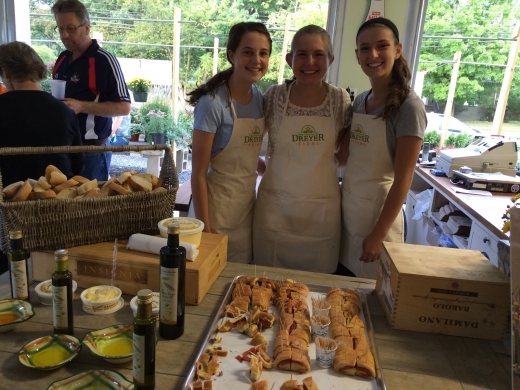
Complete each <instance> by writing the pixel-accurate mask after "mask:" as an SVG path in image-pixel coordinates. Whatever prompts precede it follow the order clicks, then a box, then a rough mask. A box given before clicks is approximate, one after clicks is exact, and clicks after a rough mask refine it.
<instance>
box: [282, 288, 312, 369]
mask: <svg viewBox="0 0 520 390" xmlns="http://www.w3.org/2000/svg"><path fill="white" fill-rule="evenodd" d="M308 295H309V288H308V287H307V286H306V285H305V284H303V283H297V282H295V281H293V280H291V279H287V280H286V281H285V282H284V283H283V284H282V285H281V286H280V288H279V290H278V294H277V296H276V297H275V299H274V303H275V305H276V308H277V309H278V313H279V314H280V330H279V332H278V334H277V335H276V337H275V339H274V366H275V367H276V368H277V369H279V370H287V371H294V372H298V373H304V372H308V371H310V369H311V363H310V359H309V352H308V351H309V342H310V340H311V324H310V317H309V307H308V305H307V296H308Z"/></svg>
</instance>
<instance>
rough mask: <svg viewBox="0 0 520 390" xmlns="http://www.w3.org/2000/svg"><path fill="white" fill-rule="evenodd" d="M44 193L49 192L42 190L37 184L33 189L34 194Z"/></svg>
mask: <svg viewBox="0 0 520 390" xmlns="http://www.w3.org/2000/svg"><path fill="white" fill-rule="evenodd" d="M44 191H47V190H46V189H45V188H42V187H40V185H39V184H36V185H35V186H34V187H33V192H44Z"/></svg>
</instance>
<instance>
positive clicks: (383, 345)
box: [0, 263, 511, 390]
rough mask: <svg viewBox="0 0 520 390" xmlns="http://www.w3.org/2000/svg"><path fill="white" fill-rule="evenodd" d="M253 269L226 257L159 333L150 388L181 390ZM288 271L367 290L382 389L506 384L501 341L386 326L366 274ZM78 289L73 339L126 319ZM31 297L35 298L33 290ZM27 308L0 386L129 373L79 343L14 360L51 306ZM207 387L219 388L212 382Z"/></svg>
mask: <svg viewBox="0 0 520 390" xmlns="http://www.w3.org/2000/svg"><path fill="white" fill-rule="evenodd" d="M264 271H266V272H267V274H268V275H270V276H272V277H273V278H275V277H276V278H278V277H282V276H285V277H289V273H288V271H287V270H281V269H275V268H268V267H260V266H258V267H256V272H257V274H258V275H259V274H262V273H263V272H264ZM254 272H255V269H254V268H253V267H252V266H249V265H242V264H233V263H229V264H227V266H226V268H225V269H224V271H223V272H222V274H221V275H220V276H219V278H218V279H217V280H216V282H215V283H214V285H213V286H212V287H211V289H210V290H209V292H208V294H207V295H206V297H205V298H204V300H203V301H202V303H201V304H200V305H199V306H187V310H186V312H187V315H186V325H185V333H184V336H183V337H181V338H180V339H179V340H175V341H165V340H160V341H159V343H158V345H157V365H156V372H157V373H156V383H157V385H156V389H157V390H163V389H179V390H180V389H182V384H183V382H184V380H185V378H186V376H187V375H188V373H189V371H190V369H191V367H192V364H193V362H194V360H195V357H196V355H197V353H198V351H199V349H200V347H201V344H202V341H203V336H205V335H206V334H207V332H208V331H209V327H210V325H211V323H212V321H213V319H214V316H215V315H216V312H217V310H218V307H219V305H220V304H221V302H222V299H223V296H224V295H225V293H226V291H227V290H228V288H229V285H230V282H231V281H232V280H233V278H234V277H235V276H237V275H246V274H247V275H253V274H254ZM7 275H8V274H7V273H6V274H4V275H2V276H0V286H1V287H0V297H3V298H6V297H9V287H8V286H9V282H8V277H7ZM290 277H292V278H294V279H297V280H299V281H302V282H307V283H315V284H322V285H334V286H340V287H352V288H360V289H363V290H364V291H365V292H366V293H367V299H368V303H369V307H370V314H371V318H372V323H373V326H374V330H375V337H376V344H377V348H378V351H379V358H380V362H381V365H382V369H383V375H384V379H385V383H386V386H387V389H389V390H417V389H422V390H430V389H431V390H434V389H435V390H438V389H443V390H455V389H457V390H461V389H465V390H475V389H509V388H510V382H511V377H510V373H511V358H510V350H509V347H508V345H506V343H504V342H502V341H486V340H476V339H468V338H461V337H452V336H442V335H435V334H428V333H417V332H407V331H399V330H391V329H390V327H389V326H388V323H387V321H386V318H385V317H384V314H383V312H382V309H381V307H380V306H379V302H378V300H377V297H376V296H375V295H374V294H373V289H374V286H375V281H373V280H368V279H356V278H346V277H340V276H333V275H325V274H311V273H307V272H301V271H290ZM78 292H79V290H78V291H77V292H76V296H75V302H74V321H75V336H76V337H78V338H79V339H81V338H83V336H85V334H87V333H88V332H89V331H91V330H94V329H101V328H104V327H107V326H110V325H113V324H120V323H131V322H132V311H131V309H130V307H129V302H130V299H131V297H129V296H125V307H124V308H122V309H121V310H119V311H118V312H116V313H113V314H109V315H103V316H95V315H90V314H87V313H85V312H84V311H83V310H82V307H81V301H80V300H79V294H78ZM31 300H32V301H33V302H36V301H37V297H36V295H35V294H34V290H33V295H32V297H31ZM34 308H35V312H36V315H35V316H34V317H33V318H32V319H31V320H30V321H27V322H25V323H23V324H20V325H19V326H18V327H17V328H16V329H15V330H14V331H12V332H8V333H1V334H0V377H1V380H0V389H9V390H13V389H35V390H36V389H46V388H47V386H48V385H49V384H50V383H52V382H53V381H55V380H59V379H62V378H65V377H67V376H71V375H74V374H77V373H79V372H81V371H85V370H90V369H112V370H116V371H119V372H120V373H121V374H123V375H124V376H125V377H126V378H127V379H129V380H132V367H131V362H129V363H125V364H123V365H112V364H109V363H106V362H105V361H104V360H102V359H100V358H98V357H95V356H94V355H92V354H91V353H90V351H89V350H88V349H87V348H83V349H82V351H81V353H80V355H79V356H78V357H77V358H76V359H75V360H74V361H73V362H71V363H70V364H67V365H65V366H64V367H61V368H59V369H57V370H53V371H36V370H31V369H29V368H26V367H24V366H22V365H21V364H20V363H19V362H18V359H17V352H18V350H19V349H20V348H21V347H22V346H23V345H24V344H25V343H27V342H29V341H31V340H33V339H35V338H38V337H41V336H44V335H47V334H49V333H51V332H52V307H50V306H42V305H41V304H39V303H34ZM214 388H215V389H216V390H218V381H217V382H216V383H215V385H214ZM226 390H232V389H226ZM233 390H234V389H233ZM237 390H240V389H237ZM244 390H248V389H244ZM321 390H324V389H321ZM355 390H358V389H355Z"/></svg>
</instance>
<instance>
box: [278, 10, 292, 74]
mask: <svg viewBox="0 0 520 390" xmlns="http://www.w3.org/2000/svg"><path fill="white" fill-rule="evenodd" d="M290 27H291V15H287V19H286V20H285V32H284V34H283V44H282V52H281V54H280V70H279V71H278V84H281V83H282V81H283V69H284V66H285V55H286V54H287V46H288V43H289V28H290Z"/></svg>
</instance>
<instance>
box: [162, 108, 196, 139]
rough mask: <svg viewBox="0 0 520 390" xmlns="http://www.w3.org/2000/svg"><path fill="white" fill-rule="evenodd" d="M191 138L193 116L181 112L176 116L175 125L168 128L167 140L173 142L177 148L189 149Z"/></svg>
mask: <svg viewBox="0 0 520 390" xmlns="http://www.w3.org/2000/svg"><path fill="white" fill-rule="evenodd" d="M192 137H193V115H190V114H188V113H187V112H184V111H181V112H179V114H178V115H177V121H176V123H172V126H170V127H169V128H168V138H169V139H172V140H174V141H175V144H176V145H177V147H179V148H186V147H189V145H190V144H191V139H192Z"/></svg>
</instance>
